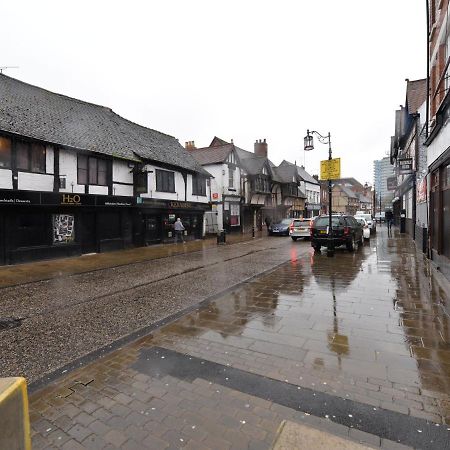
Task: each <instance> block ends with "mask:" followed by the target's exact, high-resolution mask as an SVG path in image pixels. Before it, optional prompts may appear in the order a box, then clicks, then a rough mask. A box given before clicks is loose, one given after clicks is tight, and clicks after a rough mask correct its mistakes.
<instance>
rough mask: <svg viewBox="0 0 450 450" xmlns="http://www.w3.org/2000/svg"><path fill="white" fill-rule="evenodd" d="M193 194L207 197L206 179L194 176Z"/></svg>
mask: <svg viewBox="0 0 450 450" xmlns="http://www.w3.org/2000/svg"><path fill="white" fill-rule="evenodd" d="M192 194H193V195H202V196H206V178H205V177H202V176H201V175H192Z"/></svg>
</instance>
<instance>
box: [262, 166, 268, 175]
mask: <svg viewBox="0 0 450 450" xmlns="http://www.w3.org/2000/svg"><path fill="white" fill-rule="evenodd" d="M262 174H263V175H269V173H268V172H267V167H263V169H262Z"/></svg>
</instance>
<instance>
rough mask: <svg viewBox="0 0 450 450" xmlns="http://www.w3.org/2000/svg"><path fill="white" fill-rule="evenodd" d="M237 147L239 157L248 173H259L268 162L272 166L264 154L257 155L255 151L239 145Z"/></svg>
mask: <svg viewBox="0 0 450 450" xmlns="http://www.w3.org/2000/svg"><path fill="white" fill-rule="evenodd" d="M235 148H236V151H237V154H238V158H239V160H240V161H241V164H242V166H243V167H244V169H245V170H246V171H247V173H248V174H250V175H259V174H260V173H261V172H262V169H263V167H264V166H265V165H266V163H267V165H268V166H269V167H270V161H269V160H268V159H267V158H264V157H263V156H257V155H255V154H254V153H252V152H248V151H247V150H244V149H242V148H239V147H235ZM270 168H271V167H270Z"/></svg>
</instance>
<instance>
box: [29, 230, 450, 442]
mask: <svg viewBox="0 0 450 450" xmlns="http://www.w3.org/2000/svg"><path fill="white" fill-rule="evenodd" d="M275 240H276V241H277V242H281V241H282V240H281V239H275ZM286 241H287V240H286ZM265 242H270V243H272V242H273V240H265ZM302 246H304V244H302V243H292V244H291V243H289V247H290V248H291V252H292V253H291V259H290V261H288V262H286V263H285V264H283V265H281V266H279V267H277V268H275V269H274V270H272V271H270V272H269V273H267V274H263V275H261V276H260V277H258V278H255V279H253V280H250V281H249V282H246V283H244V284H242V285H238V286H237V287H236V288H234V289H232V290H231V291H230V292H227V293H225V294H224V295H222V296H220V297H218V298H216V299H214V300H212V301H209V302H207V303H204V304H203V305H201V306H200V307H198V308H196V309H195V310H193V311H192V312H190V313H187V314H185V315H183V316H182V317H179V318H178V319H176V320H174V321H173V322H171V323H170V324H168V325H166V326H162V327H161V328H159V329H158V330H155V331H154V332H153V333H152V334H149V335H148V336H145V337H143V338H140V339H138V340H136V341H135V342H133V343H130V344H128V345H125V346H124V347H122V348H120V349H118V350H116V351H114V352H113V353H110V354H109V355H107V356H105V357H102V358H99V359H98V360H96V361H94V362H92V363H91V364H88V365H86V366H85V367H82V368H80V369H77V370H74V371H72V372H70V373H67V374H66V375H64V376H62V377H61V378H59V379H57V380H56V381H55V382H53V383H51V384H49V385H48V386H47V387H45V388H44V389H43V390H41V391H38V392H35V393H34V394H33V395H32V397H31V418H32V429H33V443H34V448H37V449H39V448H53V447H55V448H64V449H69V448H124V449H126V448H136V449H138V448H192V449H194V448H195V449H203V448H210V449H219V448H225V449H228V448H236V449H237V448H270V446H271V443H272V442H273V440H274V438H275V436H276V430H277V428H278V427H279V425H280V423H281V421H282V420H286V419H288V420H293V421H294V422H304V423H307V424H310V425H312V426H313V427H316V428H318V429H320V430H327V431H331V432H332V433H334V434H338V435H344V436H347V437H350V439H354V440H356V441H361V442H365V443H366V444H368V445H370V446H374V447H380V446H381V447H382V448H392V449H394V448H398V449H400V448H406V446H411V447H417V448H436V449H437V448H440V449H442V448H450V441H449V431H448V428H447V426H448V424H449V423H450V406H449V405H450V402H449V400H450V397H449V392H450V390H449V384H450V370H449V361H450V336H449V327H448V324H449V322H448V315H447V312H446V307H447V306H448V301H449V299H448V297H447V295H448V294H446V292H445V291H444V290H443V289H442V288H441V287H440V286H439V284H438V283H436V280H435V279H434V276H433V275H432V273H431V272H430V270H431V269H430V268H429V267H428V266H427V263H426V261H425V260H424V258H423V257H422V255H419V254H418V253H416V251H415V249H414V247H413V244H412V243H411V241H409V240H408V238H407V237H402V236H400V235H398V234H397V235H395V236H394V238H390V239H389V238H388V237H387V234H386V232H385V230H384V228H382V227H380V228H379V231H378V233H377V237H376V238H373V239H372V240H371V243H370V245H365V246H364V247H363V248H360V249H359V250H358V251H357V252H355V253H348V252H347V251H344V250H341V249H339V250H338V251H337V252H336V256H335V258H334V259H333V258H327V257H326V255H324V254H314V253H312V252H311V251H310V250H309V248H308V247H306V246H305V247H304V248H305V249H307V251H306V252H304V253H301V252H300V254H299V253H298V249H299V247H302ZM399 442H400V443H401V445H400V444H399ZM402 445H404V446H405V447H403V446H402Z"/></svg>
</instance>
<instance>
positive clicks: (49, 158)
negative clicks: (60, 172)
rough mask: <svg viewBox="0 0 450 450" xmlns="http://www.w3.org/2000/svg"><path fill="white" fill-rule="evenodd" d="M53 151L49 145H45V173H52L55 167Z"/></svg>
mask: <svg viewBox="0 0 450 450" xmlns="http://www.w3.org/2000/svg"><path fill="white" fill-rule="evenodd" d="M54 161H55V151H54V150H53V147H52V146H50V145H47V147H46V152H45V173H53V172H54V169H55V166H54Z"/></svg>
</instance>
